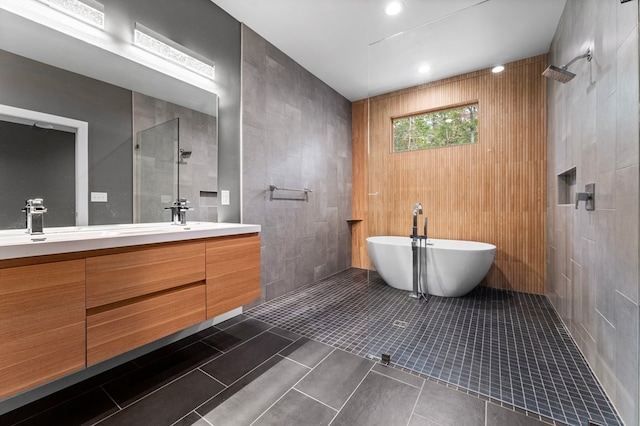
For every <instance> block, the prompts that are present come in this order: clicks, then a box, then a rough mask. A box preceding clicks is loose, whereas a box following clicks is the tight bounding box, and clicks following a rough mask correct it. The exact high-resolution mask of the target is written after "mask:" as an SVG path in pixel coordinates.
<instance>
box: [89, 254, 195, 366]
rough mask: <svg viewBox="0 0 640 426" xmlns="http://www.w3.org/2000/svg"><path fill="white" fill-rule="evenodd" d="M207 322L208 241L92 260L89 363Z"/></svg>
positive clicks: (91, 363) (97, 257) (90, 269)
mask: <svg viewBox="0 0 640 426" xmlns="http://www.w3.org/2000/svg"><path fill="white" fill-rule="evenodd" d="M204 320H205V243H204V242H181V243H167V244H162V245H158V246H152V247H142V248H141V247H129V248H127V249H122V250H119V251H118V252H116V253H114V254H106V255H101V256H96V257H90V258H87V365H93V364H96V363H98V362H100V361H104V360H106V359H109V358H111V357H114V356H116V355H119V354H122V353H124V352H127V351H129V350H132V349H135V348H138V347H140V346H143V345H145V344H147V343H150V342H153V341H155V340H158V339H160V338H162V337H165V336H168V335H170V334H172V333H175V332H177V331H180V330H184V329H185V328H187V327H190V326H192V325H195V324H198V323H200V322H202V321H204Z"/></svg>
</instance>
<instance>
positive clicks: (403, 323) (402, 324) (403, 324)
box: [393, 320, 409, 328]
mask: <svg viewBox="0 0 640 426" xmlns="http://www.w3.org/2000/svg"><path fill="white" fill-rule="evenodd" d="M393 325H394V326H395V327H400V328H405V327H406V326H408V325H409V323H408V322H406V321H400V320H395V321H394V322H393Z"/></svg>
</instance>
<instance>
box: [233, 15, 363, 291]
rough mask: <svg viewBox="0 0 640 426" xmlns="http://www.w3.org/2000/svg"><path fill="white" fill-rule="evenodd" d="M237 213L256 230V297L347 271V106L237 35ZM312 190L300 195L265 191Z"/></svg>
mask: <svg viewBox="0 0 640 426" xmlns="http://www.w3.org/2000/svg"><path fill="white" fill-rule="evenodd" d="M242 39H243V42H242V45H243V57H242V85H243V87H242V104H243V107H242V121H243V123H242V164H243V166H242V180H243V182H242V187H243V196H242V214H243V219H242V220H243V222H244V223H256V224H260V225H262V238H261V240H262V268H263V269H262V298H261V301H265V300H271V299H273V298H275V297H278V296H280V295H282V294H284V293H286V292H288V291H291V290H294V289H295V288H298V287H300V286H302V285H305V284H308V283H311V282H314V281H317V280H319V279H321V278H324V277H327V276H329V275H332V274H334V273H336V272H339V271H341V270H344V269H346V268H348V267H349V266H350V265H351V234H350V230H349V227H348V225H347V222H346V220H347V219H349V218H350V216H351V103H350V102H349V101H348V100H347V99H345V98H344V97H342V96H341V95H339V94H338V93H336V92H335V91H334V90H333V89H331V88H330V87H328V86H327V85H326V84H324V83H323V82H322V81H320V80H319V79H317V78H316V77H314V76H313V75H312V74H311V73H309V72H308V71H307V70H305V69H304V68H303V67H302V66H300V65H299V64H297V63H295V62H294V61H293V60H292V59H291V58H289V57H288V56H286V55H285V54H284V53H282V52H281V51H280V50H278V49H277V48H275V47H274V46H273V45H271V44H270V43H269V42H267V41H266V40H265V39H263V38H262V37H261V36H259V35H258V34H256V33H255V32H254V31H252V30H251V29H250V28H248V27H246V26H243V30H242ZM270 184H274V185H277V186H279V187H286V188H305V187H306V188H310V189H312V190H313V192H311V193H309V194H308V200H304V197H303V195H304V194H301V193H295V192H285V191H277V192H275V193H274V194H273V196H274V197H278V198H302V200H292V199H277V200H276V199H271V193H270V191H269V190H268V188H269V185H270Z"/></svg>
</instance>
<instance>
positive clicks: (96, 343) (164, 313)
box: [87, 281, 205, 365]
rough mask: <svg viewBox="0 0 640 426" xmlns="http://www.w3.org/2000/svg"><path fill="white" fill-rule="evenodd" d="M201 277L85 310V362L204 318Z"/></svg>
mask: <svg viewBox="0 0 640 426" xmlns="http://www.w3.org/2000/svg"><path fill="white" fill-rule="evenodd" d="M204 298H205V286H204V281H201V282H199V283H195V284H193V285H189V286H186V287H180V288H178V289H175V290H169V291H165V292H161V293H157V294H154V295H152V296H145V297H139V298H136V299H133V300H130V301H126V302H121V303H116V304H114V305H107V306H106V307H100V308H96V309H92V310H89V311H87V365H94V364H96V363H98V362H100V361H104V360H106V359H109V358H111V357H114V356H116V355H120V354H122V353H124V352H127V351H130V350H132V349H135V348H138V347H140V346H143V345H146V344H147V343H151V342H153V341H155V340H158V339H160V338H162V337H165V336H168V335H170V334H172V333H175V332H178V331H180V330H184V329H185V328H187V327H190V326H192V325H194V324H198V323H200V322H202V321H204V320H205V303H204Z"/></svg>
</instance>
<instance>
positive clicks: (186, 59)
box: [133, 22, 215, 80]
mask: <svg viewBox="0 0 640 426" xmlns="http://www.w3.org/2000/svg"><path fill="white" fill-rule="evenodd" d="M133 44H134V45H135V46H138V47H140V48H142V49H144V50H146V51H148V52H151V53H153V54H154V55H157V56H159V57H161V58H162V59H165V60H167V61H169V62H173V63H175V64H178V65H180V66H182V67H184V68H187V69H188V70H191V71H193V72H196V73H198V74H200V75H203V76H205V77H207V78H209V79H211V80H213V79H214V77H215V65H214V63H213V61H211V60H209V59H207V58H205V57H203V56H202V55H198V54H197V53H195V52H192V51H191V50H189V49H187V48H186V47H184V46H182V45H180V44H178V43H176V42H175V41H173V40H171V39H169V38H167V37H165V36H163V35H162V34H159V33H157V32H155V31H153V30H151V29H149V28H147V27H145V26H144V25H142V24H140V23H138V22H136V28H135V30H134V32H133Z"/></svg>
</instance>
